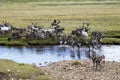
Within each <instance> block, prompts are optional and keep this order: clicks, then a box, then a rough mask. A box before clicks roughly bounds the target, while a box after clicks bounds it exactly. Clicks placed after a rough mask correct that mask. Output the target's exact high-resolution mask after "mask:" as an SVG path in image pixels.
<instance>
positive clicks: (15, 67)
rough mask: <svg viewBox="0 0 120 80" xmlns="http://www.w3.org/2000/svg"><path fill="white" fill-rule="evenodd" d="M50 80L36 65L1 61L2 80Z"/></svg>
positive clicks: (0, 72)
mask: <svg viewBox="0 0 120 80" xmlns="http://www.w3.org/2000/svg"><path fill="white" fill-rule="evenodd" d="M28 79H30V80H50V78H49V77H48V76H46V75H45V73H44V72H42V70H40V69H39V68H37V67H35V66H34V65H29V64H23V63H15V62H13V61H10V60H4V59H0V80H28Z"/></svg>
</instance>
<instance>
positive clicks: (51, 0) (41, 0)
mask: <svg viewBox="0 0 120 80" xmlns="http://www.w3.org/2000/svg"><path fill="white" fill-rule="evenodd" d="M61 1H62V2H63V1H75V2H84V1H110V0H0V2H61ZM112 1H119V0H112Z"/></svg>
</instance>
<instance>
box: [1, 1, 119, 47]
mask: <svg viewBox="0 0 120 80" xmlns="http://www.w3.org/2000/svg"><path fill="white" fill-rule="evenodd" d="M0 1H1V3H0V11H1V12H0V22H1V23H0V24H2V21H3V20H7V21H9V22H10V23H11V24H13V26H15V27H26V26H27V25H31V23H32V22H34V23H36V22H38V24H37V25H40V26H41V27H42V28H50V24H51V22H52V21H53V19H54V18H55V19H60V21H61V27H63V28H65V32H66V33H67V34H69V33H70V32H71V30H73V29H75V28H76V27H80V26H81V25H82V23H83V22H88V23H90V32H91V31H93V30H101V31H102V32H103V33H104V34H105V37H106V39H107V40H106V39H104V42H103V43H111V42H108V41H111V40H115V42H116V43H117V42H119V38H120V28H119V27H120V9H119V8H120V5H119V4H120V2H119V0H112V1H109V0H69V1H72V2H64V1H68V0H51V1H47V0H0ZM9 1H10V2H15V3H9ZM37 1H38V2H37ZM39 1H40V2H39ZM45 1H46V2H45ZM56 1H60V2H56ZM78 1H79V2H78ZM84 1H91V2H90V3H89V2H84ZM93 1H97V2H96V3H94V2H93ZM100 1H107V2H102V3H105V4H97V3H99V2H100ZM115 1H117V2H116V3H117V4H114V3H115ZM4 2H5V3H4ZM19 2H22V3H19ZM24 2H27V3H24ZM44 2H45V3H44ZM51 2H52V3H51ZM81 3H83V4H81ZM88 3H89V5H88ZM107 4H109V5H107ZM68 9H69V10H68ZM113 38H114V39H113ZM47 41H51V40H45V41H43V40H29V41H27V40H17V41H16V40H13V41H12V42H8V41H7V38H6V37H3V36H0V44H1V45H2V44H3V45H13V44H14V43H15V45H19V44H20V45H28V44H34V45H36V44H43V43H46V42H47ZM54 42H55V43H56V42H58V40H57V41H53V40H52V41H51V42H47V43H46V44H54ZM118 44H119V43H118Z"/></svg>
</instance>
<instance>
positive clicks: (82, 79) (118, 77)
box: [40, 60, 120, 80]
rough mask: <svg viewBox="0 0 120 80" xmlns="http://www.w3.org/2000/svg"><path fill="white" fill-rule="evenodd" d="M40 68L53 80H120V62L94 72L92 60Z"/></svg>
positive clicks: (106, 63) (108, 64)
mask: <svg viewBox="0 0 120 80" xmlns="http://www.w3.org/2000/svg"><path fill="white" fill-rule="evenodd" d="M40 68H41V69H42V70H43V71H44V72H45V73H46V74H47V75H49V76H52V79H53V80H120V63H119V62H105V65H104V67H103V68H102V69H101V70H100V71H95V70H93V67H92V61H90V60H89V61H88V60H84V61H83V60H82V61H80V60H79V61H73V60H72V61H71V60H68V61H67V60H65V61H60V62H56V63H52V64H50V65H48V66H46V67H40Z"/></svg>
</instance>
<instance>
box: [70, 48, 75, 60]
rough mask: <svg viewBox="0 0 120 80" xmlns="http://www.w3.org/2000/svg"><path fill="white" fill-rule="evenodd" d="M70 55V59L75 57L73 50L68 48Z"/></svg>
mask: <svg viewBox="0 0 120 80" xmlns="http://www.w3.org/2000/svg"><path fill="white" fill-rule="evenodd" d="M70 57H71V58H72V59H75V52H74V51H73V50H70Z"/></svg>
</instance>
